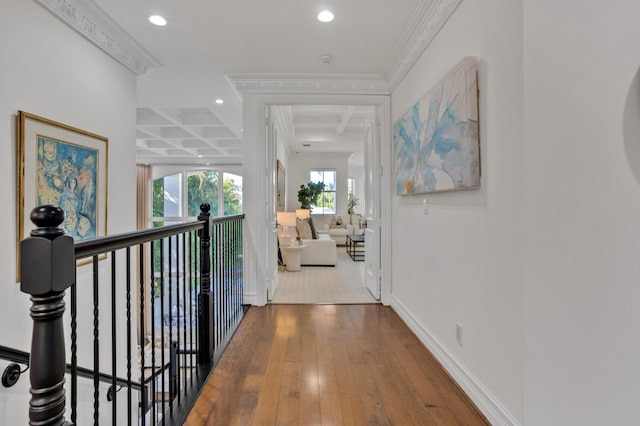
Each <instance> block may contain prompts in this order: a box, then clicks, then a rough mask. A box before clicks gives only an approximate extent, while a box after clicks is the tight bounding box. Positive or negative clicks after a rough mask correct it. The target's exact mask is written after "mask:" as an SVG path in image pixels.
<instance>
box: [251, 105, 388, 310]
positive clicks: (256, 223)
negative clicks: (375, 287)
mask: <svg viewBox="0 0 640 426" xmlns="http://www.w3.org/2000/svg"><path fill="white" fill-rule="evenodd" d="M272 105H367V106H373V107H375V108H376V111H377V116H378V117H380V170H379V171H378V173H381V174H382V176H381V178H380V188H379V191H380V201H381V232H380V239H381V244H380V250H381V259H382V262H381V271H380V274H381V280H382V283H381V302H382V303H383V304H385V305H389V304H390V303H391V298H390V295H391V188H392V184H391V151H392V149H391V148H392V147H391V103H390V96H388V95H352V94H299V93H294V94H283V93H280V94H277V93H276V94H265V93H244V94H243V151H244V161H243V207H244V212H245V214H246V219H245V225H246V226H245V232H244V265H245V273H244V303H249V304H254V305H258V306H263V305H265V304H266V303H267V291H266V290H267V288H266V285H267V284H266V283H267V282H268V280H269V279H268V277H267V276H266V274H267V273H268V272H269V268H268V267H267V266H266V265H267V262H269V260H268V259H266V258H265V256H266V253H265V251H264V249H263V247H265V244H267V241H268V240H269V239H270V237H269V233H272V232H273V229H272V223H273V218H265V217H264V215H265V210H266V209H265V206H266V205H267V204H268V203H269V202H270V199H267V197H266V194H265V191H264V190H263V188H264V182H265V178H267V177H269V176H273V175H274V173H275V167H276V164H275V161H274V162H273V164H271V163H268V162H267V161H266V160H267V153H268V152H270V150H271V149H273V147H269V146H267V138H266V135H265V132H264V129H265V126H266V121H265V120H266V119H265V117H266V110H267V108H269V107H270V106H272ZM265 164H266V167H265V166H264V165H265Z"/></svg>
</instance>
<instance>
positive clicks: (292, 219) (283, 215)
mask: <svg viewBox="0 0 640 426" xmlns="http://www.w3.org/2000/svg"><path fill="white" fill-rule="evenodd" d="M277 220H278V223H279V224H280V226H282V230H283V231H282V235H281V238H280V240H281V243H282V245H283V246H288V245H290V244H291V237H290V236H289V227H290V226H296V214H295V213H293V212H278V214H277Z"/></svg>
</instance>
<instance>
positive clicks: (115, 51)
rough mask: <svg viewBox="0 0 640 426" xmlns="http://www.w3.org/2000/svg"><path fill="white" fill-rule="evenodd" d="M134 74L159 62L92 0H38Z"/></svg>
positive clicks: (158, 64) (156, 65)
mask: <svg viewBox="0 0 640 426" xmlns="http://www.w3.org/2000/svg"><path fill="white" fill-rule="evenodd" d="M36 1H37V2H38V3H40V4H41V5H42V6H44V7H45V8H46V9H47V10H48V11H49V12H51V13H52V14H53V15H55V16H56V17H58V18H59V19H60V20H61V21H62V22H64V23H65V24H67V25H68V26H69V27H71V28H72V29H74V30H75V31H76V32H78V33H79V34H80V35H82V36H83V37H85V38H86V39H87V40H89V41H90V42H92V43H93V44H95V45H96V46H98V47H99V48H100V49H102V50H104V51H105V52H106V53H108V54H109V55H110V56H111V57H113V58H114V59H115V60H117V61H118V62H120V63H121V64H122V65H124V66H125V67H127V68H128V69H129V70H130V71H131V72H133V73H134V74H135V75H142V74H144V73H145V72H147V70H148V69H149V68H152V67H158V66H160V63H159V62H158V61H157V60H156V59H155V58H154V57H153V56H152V55H151V54H150V53H149V52H147V51H146V50H145V49H144V48H143V47H142V46H141V45H140V44H138V43H137V42H136V41H135V40H134V39H133V38H131V37H130V36H129V35H128V34H127V33H126V32H125V31H124V30H123V29H122V28H120V26H119V25H118V24H117V23H116V22H115V21H114V20H113V19H111V18H110V17H109V16H108V15H107V14H106V13H104V11H103V10H102V9H100V7H98V5H96V4H95V3H94V2H92V1H91V0H36Z"/></svg>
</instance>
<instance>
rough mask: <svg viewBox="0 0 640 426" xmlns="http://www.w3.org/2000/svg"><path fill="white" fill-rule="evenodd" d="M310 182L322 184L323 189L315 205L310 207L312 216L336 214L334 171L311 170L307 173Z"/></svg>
mask: <svg viewBox="0 0 640 426" xmlns="http://www.w3.org/2000/svg"><path fill="white" fill-rule="evenodd" d="M309 180H310V181H311V182H315V183H317V182H322V183H324V189H323V190H322V193H321V194H320V198H319V200H318V204H317V205H312V206H311V212H312V213H313V214H335V213H336V171H335V170H311V172H310V173H309Z"/></svg>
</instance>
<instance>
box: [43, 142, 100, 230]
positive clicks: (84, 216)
mask: <svg viewBox="0 0 640 426" xmlns="http://www.w3.org/2000/svg"><path fill="white" fill-rule="evenodd" d="M37 149H38V151H37V152H38V160H37V171H38V177H37V193H36V198H37V199H36V205H43V204H54V205H58V206H60V207H61V208H62V209H63V210H64V212H65V220H64V223H63V227H64V230H65V232H66V233H67V235H70V236H72V237H73V238H74V239H76V240H82V239H86V238H95V237H96V211H97V208H96V207H97V206H96V179H97V176H98V173H97V168H96V165H97V163H98V151H97V150H95V149H89V148H85V147H82V146H79V145H74V144H71V143H67V142H63V141H59V140H55V139H50V138H47V137H44V136H40V135H38V148H37Z"/></svg>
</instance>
